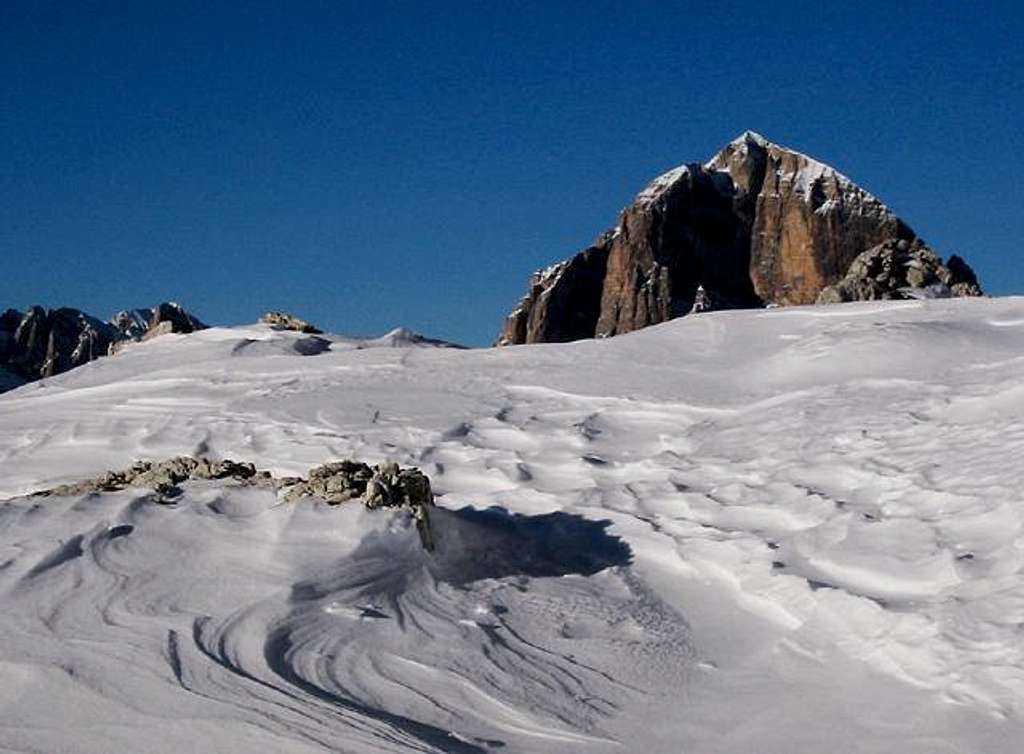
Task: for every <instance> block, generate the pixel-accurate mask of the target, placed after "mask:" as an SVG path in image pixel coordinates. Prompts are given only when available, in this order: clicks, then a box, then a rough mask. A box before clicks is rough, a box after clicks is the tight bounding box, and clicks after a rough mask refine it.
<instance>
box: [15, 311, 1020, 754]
mask: <svg viewBox="0 0 1024 754" xmlns="http://www.w3.org/2000/svg"><path fill="white" fill-rule="evenodd" d="M1022 322H1024V301H1022V300H1020V299H1003V300H975V301H959V300H953V301H916V302H899V303H893V304H888V303H885V304H881V303H879V304H859V305H842V306H836V307H829V308H828V309H817V308H792V309H782V310H770V311H758V312H722V313H713V314H702V315H698V316H694V317H689V318H686V319H683V320H678V321H674V322H670V323H667V324H665V325H660V326H656V327H653V328H648V329H646V330H643V331H641V332H638V333H635V334H632V335H628V336H623V337H620V338H615V339H612V340H608V341H587V342H582V343H575V344H567V345H549V346H529V347H518V348H510V349H500V350H487V351H457V350H451V349H443V350H441V349H416V350H411V349H405V348H386V347H385V348H374V349H364V348H358V347H355V346H353V347H349V346H347V345H346V344H345V343H344V342H341V341H337V340H333V341H331V347H330V349H325V350H323V351H322V352H319V353H316V354H312V355H303V351H302V349H297V348H296V347H295V341H296V339H297V338H300V337H302V336H299V335H297V334H292V333H273V332H269V331H266V330H264V329H259V328H248V329H246V328H236V329H231V330H225V329H214V330H210V331H205V332H201V333H197V334H194V335H189V336H187V337H181V338H175V337H173V336H168V338H167V339H166V340H165V339H158V340H154V341H152V342H149V343H145V344H141V345H139V346H137V347H135V348H133V349H129V350H128V351H126V352H125V353H124V354H122V355H119V356H118V357H116V358H112V359H107V360H105V361H102V362H97V363H95V364H92V365H87V366H85V367H82V368H80V369H78V370H75V371H73V372H70V373H68V374H65V375H62V376H60V377H59V378H56V379H53V380H48V381H44V382H42V383H36V384H32V385H28V386H25V387H22V388H18V389H16V390H15V391H13V392H11V393H8V394H6V395H4V396H3V397H0V496H4V497H6V496H24V495H26V494H28V493H30V492H32V491H34V490H38V489H43V488H49V487H53V486H55V485H56V484H59V483H64V482H71V481H75V480H77V479H81V478H87V477H90V476H95V475H96V474H97V473H99V472H101V471H102V470H104V469H106V468H121V467H124V466H126V465H127V464H129V463H131V462H132V461H133V460H135V459H137V458H151V459H160V458H166V457H171V456H174V455H180V454H188V453H202V454H208V455H211V456H215V457H216V456H220V457H230V458H236V459H243V460H245V461H250V462H252V463H255V464H256V466H257V467H259V468H268V469H270V470H272V471H273V472H274V473H275V474H297V473H304V472H305V471H306V470H307V469H308V468H309V467H311V466H314V465H316V464H319V463H322V462H324V461H327V460H330V459H332V458H339V457H353V458H359V459H360V460H364V461H366V462H368V463H377V462H380V461H383V460H394V461H396V462H398V463H401V464H403V465H416V466H419V467H421V468H423V469H424V470H425V471H426V472H427V473H428V474H429V475H430V477H431V483H432V487H433V489H434V490H435V492H436V493H438V500H437V502H438V509H437V510H436V512H435V513H432V520H433V524H434V529H435V532H436V534H437V537H438V543H437V545H438V546H437V550H436V552H435V553H433V554H428V553H425V552H423V550H422V549H421V548H420V546H419V543H418V538H417V536H416V533H415V529H414V527H413V526H412V524H411V522H410V521H409V520H408V519H407V518H406V516H405V514H401V513H399V514H392V513H385V512H369V511H365V510H363V509H362V507H361V506H345V505H342V506H340V507H336V508H331V507H328V506H326V505H317V504H313V503H311V502H310V501H302V502H297V503H282V502H280V501H278V500H277V499H276V498H275V497H274V494H273V493H272V492H271V491H270V490H266V489H257V488H246V487H241V486H232V485H231V484H230V483H228V482H190V483H187V484H186V485H185V486H184V492H183V494H182V496H181V497H180V498H178V499H177V500H176V502H175V504H174V505H164V504H161V502H160V500H159V499H158V498H155V497H153V496H151V493H149V492H147V491H145V490H141V489H137V490H131V489H129V490H124V491H122V492H114V493H103V494H100V495H92V496H87V497H82V498H32V497H17V498H16V499H13V500H11V501H10V502H7V503H3V504H0V605H2V608H3V609H2V610H0V632H2V635H3V636H4V641H3V642H0V748H6V749H11V750H18V751H45V752H52V751H75V752H80V751H81V752H135V751H147V752H150V751H152V752H160V751H217V752H230V751H251V750H269V751H289V752H314V751H343V752H361V751H368V752H369V751H372V752H379V751H396V752H397V751H422V752H426V751H453V752H460V751H461V752H489V751H498V750H501V751H509V752H550V751H580V752H583V751H586V752H613V751H614V752H633V751H644V752H647V751H649V752H679V751H687V752H691V751H692V752H737V753H739V752H753V751H756V752H759V753H771V752H779V753H780V754H781V753H782V752H805V751H808V752H809V751H813V752H817V751H832V752H891V751H899V752H901V754H905V753H907V752H918V753H920V754H926V753H927V754H932V753H933V752H964V753H965V754H966V753H968V752H970V753H972V754H973V753H975V752H996V753H1000V754H1001V753H1006V754H1010V753H1011V752H1016V751H1017V750H1018V749H1019V741H1020V740H1021V736H1022V735H1024V723H1022V716H1024V644H1022V643H1021V641H1020V636H1021V626H1024V609H1022V606H1024V579H1022V574H1021V569H1022V567H1024V558H1022V556H1021V552H1022V548H1024V528H1022V526H1024V500H1022V498H1021V489H1024V471H1021V468H1020V465H1019V464H1018V463H1017V462H1016V459H1018V458H1020V457H1024V392H1022V389H1021V382H1020V378H1019V374H1020V370H1021V367H1022V366H1024V326H1022V324H1021V323H1022ZM240 343H249V344H250V345H247V346H244V347H239V344H240Z"/></svg>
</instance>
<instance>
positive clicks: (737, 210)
mask: <svg viewBox="0 0 1024 754" xmlns="http://www.w3.org/2000/svg"><path fill="white" fill-rule="evenodd" d="M914 238H915V235H914V232H913V231H912V230H911V229H910V228H909V227H908V226H907V225H906V223H904V222H903V221H902V220H900V219H899V218H898V217H897V216H896V215H895V214H894V213H893V212H892V211H891V210H890V209H889V208H888V207H886V206H885V205H884V204H882V202H880V201H879V200H878V199H876V198H875V197H874V196H872V195H871V194H870V193H868V192H867V191H865V190H864V189H862V188H860V187H859V186H857V185H856V184H854V183H853V181H851V180H850V179H849V178H847V177H845V176H844V175H842V174H841V173H839V172H837V171H836V170H834V169H833V168H830V167H829V166H827V165H824V164H822V163H820V162H817V161H816V160H813V159H811V158H810V157H807V156H806V155H803V154H800V153H798V152H794V151H792V150H790V149H786V148H785V147H781V146H779V145H777V144H772V143H771V142H769V141H767V140H766V139H764V138H763V137H761V136H759V135H757V134H755V133H752V132H749V131H748V132H746V133H744V134H743V135H742V136H740V137H739V138H738V139H736V140H735V141H733V142H732V143H730V144H728V145H727V146H726V147H725V148H724V149H722V150H721V151H720V152H719V153H718V154H717V155H715V156H714V157H713V158H712V159H711V160H710V161H709V162H707V163H705V164H703V165H700V164H691V165H685V166H682V167H678V168H676V169H675V170H672V171H669V172H668V173H665V174H664V175H662V176H659V177H658V178H656V179H655V180H654V181H653V182H652V183H651V184H650V185H649V186H647V187H646V188H645V189H644V190H643V191H641V192H640V194H638V195H637V197H636V199H635V200H634V202H633V203H632V204H631V205H630V206H629V207H627V208H626V209H624V210H623V211H622V213H621V215H620V216H619V223H618V225H617V226H616V227H615V228H614V229H612V230H611V231H608V232H607V233H605V234H604V235H603V236H601V238H599V239H598V240H597V241H596V242H595V244H594V245H593V246H591V247H590V248H588V249H586V250H585V251H583V252H581V253H580V254H577V255H576V256H575V257H573V258H572V259H570V260H567V261H565V262H562V263H560V264H557V265H554V266H552V267H549V268H548V269H547V270H544V271H542V272H538V273H535V274H534V276H533V278H532V279H531V282H530V289H529V291H528V293H527V295H526V296H525V297H524V299H523V300H522V302H521V303H520V305H519V307H518V308H517V309H516V310H515V311H514V312H513V313H512V315H510V316H509V318H508V319H507V320H506V323H505V327H504V329H503V330H502V333H501V335H500V336H499V338H498V343H499V344H503V345H504V344H513V343H534V342H552V341H567V340H576V339H579V338H587V337H607V336H611V335H617V334H619V333H624V332H629V331H631V330H636V329H639V328H641V327H646V326H647V325H652V324H656V323H658V322H664V321H665V320H668V319H672V318H673V317H677V316H682V315H684V314H686V313H688V312H689V311H690V310H691V309H692V308H693V305H694V302H695V299H696V297H697V289H698V286H702V287H703V289H704V291H705V295H706V296H708V297H709V298H710V299H713V300H714V301H715V302H716V308H746V307H756V306H762V305H765V304H783V305H785V304H810V303H814V302H815V300H816V299H817V297H818V294H819V293H820V292H821V291H822V289H824V288H825V287H826V286H829V285H832V284H834V283H837V282H838V281H839V280H840V279H841V278H842V277H843V276H844V275H845V274H846V272H847V270H848V269H849V267H850V265H851V263H852V262H853V261H854V259H856V258H857V256H858V255H859V254H861V253H862V252H863V251H865V250H866V249H869V248H872V247H874V246H877V245H878V244H880V243H882V242H884V241H887V240H890V239H892V240H897V241H898V240H907V241H910V240H913V239H914Z"/></svg>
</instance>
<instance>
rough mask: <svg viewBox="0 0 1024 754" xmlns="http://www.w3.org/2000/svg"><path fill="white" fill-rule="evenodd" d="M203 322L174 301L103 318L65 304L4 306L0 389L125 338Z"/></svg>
mask: <svg viewBox="0 0 1024 754" xmlns="http://www.w3.org/2000/svg"><path fill="white" fill-rule="evenodd" d="M205 327H206V325H204V324H203V323H202V322H200V321H199V320H198V319H197V318H195V317H194V316H192V315H191V314H189V313H188V312H187V311H185V309H184V308H183V307H182V306H181V305H180V304H177V303H174V302H164V303H161V304H158V305H157V306H155V307H153V308H152V309H131V310H127V311H122V312H118V313H117V314H115V315H114V316H113V317H112V318H111V319H110V320H109V321H107V322H103V321H102V320H99V319H97V318H96V317H92V316H90V315H88V314H85V313H84V312H81V311H79V310H78V309H71V308H66V307H65V308H60V309H44V308H43V307H41V306H33V307H30V308H29V309H28V310H27V311H25V312H24V313H22V312H19V311H17V310H15V309H8V310H6V311H4V312H3V313H2V314H0V392H3V391H4V390H8V389H10V388H13V387H16V386H17V385H19V384H24V383H25V382H31V381H32V380H37V379H41V378H43V377H52V376H53V375H55V374H60V373H61V372H66V371H67V370H69V369H73V368H74V367H77V366H81V365H82V364H85V363H87V362H89V361H92V360H94V359H96V358H99V357H100V356H106V355H108V354H110V353H114V352H116V351H117V350H118V349H119V348H120V347H122V346H123V345H124V344H125V343H129V342H134V341H138V340H146V339H148V338H152V337H155V336H157V335H161V334H164V333H171V332H175V333H189V332H193V331H195V330H201V329H204V328H205Z"/></svg>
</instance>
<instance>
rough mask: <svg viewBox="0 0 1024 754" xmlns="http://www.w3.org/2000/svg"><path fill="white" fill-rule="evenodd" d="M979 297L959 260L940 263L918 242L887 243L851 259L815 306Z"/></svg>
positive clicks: (974, 279) (970, 273) (975, 284)
mask: <svg viewBox="0 0 1024 754" xmlns="http://www.w3.org/2000/svg"><path fill="white" fill-rule="evenodd" d="M980 295H981V288H980V287H979V286H978V279H977V277H975V275H974V272H973V270H971V268H970V267H969V266H968V265H967V263H966V262H965V261H963V260H962V259H961V258H960V257H958V256H956V255H954V256H952V257H950V260H949V262H948V264H943V263H942V260H941V259H940V258H939V256H938V255H937V254H936V253H935V252H934V251H932V250H931V249H929V248H928V247H927V246H925V245H924V244H923V243H922V242H921V241H920V240H918V239H915V240H914V241H905V240H903V241H896V240H890V241H886V242H884V243H881V244H879V245H878V246H875V247H874V248H871V249H868V250H867V251H865V252H864V253H862V254H860V255H859V256H858V257H857V258H856V259H854V260H853V264H851V265H850V269H849V271H848V272H847V273H846V275H845V276H844V277H843V279H842V280H840V281H839V282H838V283H836V284H835V285H830V286H828V287H827V288H825V289H824V290H823V291H822V292H821V293H820V294H818V299H817V303H819V304H838V303H841V302H844V301H874V300H879V299H908V298H947V297H949V296H980Z"/></svg>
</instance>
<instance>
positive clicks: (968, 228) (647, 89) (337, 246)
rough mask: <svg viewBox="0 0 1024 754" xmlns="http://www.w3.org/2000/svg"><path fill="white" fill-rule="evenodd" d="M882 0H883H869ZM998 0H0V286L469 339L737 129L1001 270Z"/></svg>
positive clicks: (1017, 289) (1015, 158)
mask: <svg viewBox="0 0 1024 754" xmlns="http://www.w3.org/2000/svg"><path fill="white" fill-rule="evenodd" d="M894 6H898V7H894ZM1022 18H1024V11H1022V10H1021V6H1020V4H1019V2H1017V3H1011V2H1007V3H984V2H983V3H977V4H968V3H963V2H955V3H953V2H927V3H890V2H877V3H873V2H860V3H848V2H844V3H831V2H821V1H820V0H819V1H817V2H813V3H786V2H770V3H769V2H759V3H726V2H716V3H692V4H688V3H670V2H664V1H662V2H655V3H646V2H635V1H632V2H628V3H625V2H608V3H605V2H601V1H600V0H588V1H587V2H580V3H572V2H551V0H548V1H547V2H537V3H533V2H493V3H491V2H475V3H454V2H444V1H443V0H436V2H423V1H420V2H403V3H389V2H372V3H371V2H323V3H318V2H313V1H307V2H297V3H283V2H276V3H269V2H268V3H263V2H246V3H237V4H235V3H230V2H220V3H210V2H199V3H189V2H166V3H161V2H141V3H140V2H123V3H117V2H84V1H81V0H75V1H74V2H67V1H66V0H61V1H59V2H58V1H50V2H48V1H46V0H7V1H6V2H2V3H0V307H7V306H12V307H16V308H24V307H26V306H28V305H30V304H33V303H40V304H43V305H45V306H59V305H68V306H75V307H78V308H81V309H84V310H86V311H89V312H90V313H93V314H96V315H98V316H104V317H106V316H109V315H111V314H113V312H114V311H116V310H117V309H122V308H128V307H139V306H151V305H152V304H154V303H156V302H157V301H159V300H164V299H175V300H179V301H181V302H182V303H183V304H185V305H186V306H187V307H188V308H190V309H191V310H192V311H194V312H195V313H196V314H197V315H199V316H200V317H201V318H203V319H205V320H207V321H209V322H212V323H224V324H229V323H231V324H233V323H241V322H249V321H253V320H255V319H256V317H257V316H258V315H259V314H260V313H261V312H262V311H263V310H265V309H267V308H282V309H286V310H290V311H294V312H295V313H297V314H299V315H300V316H303V317H305V318H307V319H310V320H312V321H314V322H315V323H317V324H319V325H320V326H321V327H324V328H326V329H329V330H332V331H336V332H342V333H348V334H357V335H370V334H380V333H382V332H384V331H386V330H388V329H390V328H392V327H395V326H398V325H404V326H407V327H411V328H413V329H415V330H418V331H421V332H424V333H426V334H429V335H434V336H437V337H443V338H448V339H451V340H457V341H461V342H464V343H469V344H474V345H480V344H485V343H489V342H490V341H491V340H493V338H494V336H495V334H496V333H497V331H498V329H499V327H500V325H501V322H502V319H503V317H504V315H505V314H506V313H507V312H508V311H509V310H510V309H511V308H512V307H513V306H514V305H515V303H516V302H517V301H518V299H519V297H520V296H521V295H522V293H523V292H524V290H525V286H526V282H527V279H528V276H529V274H530V272H531V271H533V270H534V269H535V268H537V267H540V266H544V265H546V264H549V263H551V262H553V261H557V260H560V259H563V258H566V257H568V256H570V255H571V254H573V253H574V252H575V251H577V250H578V249H579V248H581V247H583V246H585V245H587V244H588V243H589V242H590V241H591V240H592V239H593V238H594V237H595V236H596V235H597V234H598V233H599V232H600V231H602V230H604V229H605V228H607V227H610V226H612V225H614V224H615V219H616V215H617V213H618V211H619V209H620V208H621V207H623V206H624V205H626V204H628V203H629V201H630V199H631V197H632V196H633V195H634V194H635V193H636V192H637V191H639V190H640V189H641V188H642V187H643V185H644V184H645V183H646V182H647V181H648V180H649V179H650V178H651V177H653V176H654V175H656V174H658V173H661V172H663V171H665V170H667V169H669V168H671V167H673V166H675V165H677V164H680V163H684V162H693V161H703V160H705V159H707V158H708V157H710V156H711V155H712V154H713V153H714V152H715V151H716V150H717V149H718V148H720V147H721V146H722V145H724V144H725V143H727V142H728V141H730V140H731V139H733V138H734V137H735V136H737V135H738V134H739V133H741V132H742V131H744V130H745V129H748V128H749V129H752V130H756V131H758V132H760V133H762V134H764V135H765V136H767V137H768V138H769V139H771V140H773V141H776V142H779V143H781V144H785V145H787V146H791V147H793V148H796V149H798V150H800V151H802V152H805V153H807V154H810V155H812V156H814V157H816V158H818V159H821V160H823V161H825V162H828V163H830V164H832V165H834V166H835V167H837V168H838V169H839V170H841V171H842V172H844V173H845V174H847V175H849V176H850V177H851V178H853V179H854V180H856V181H857V182H859V183H860V184H861V185H863V186H864V187H865V188H867V189H868V190H870V191H872V192H873V193H875V194H876V195H877V196H878V197H879V198H881V199H882V200H883V201H885V202H886V203H887V204H889V205H890V206H891V207H893V209H895V210H896V212H897V213H898V214H900V215H901V216H902V217H903V218H904V219H905V220H907V221H908V222H909V223H910V225H911V226H912V227H913V228H914V229H915V230H916V231H917V232H918V233H919V234H920V235H921V236H922V237H924V238H925V239H926V240H927V241H928V242H929V243H930V244H931V245H932V246H933V247H934V248H935V249H936V250H937V251H938V252H939V253H940V254H943V255H949V254H950V253H954V252H955V253H959V254H961V255H962V256H964V257H965V258H966V259H967V260H968V261H969V262H970V263H971V264H973V266H974V267H975V270H976V271H977V272H978V274H979V276H980V277H981V280H982V284H983V285H984V286H985V288H986V289H987V290H988V291H989V292H990V293H993V294H1009V293H1022V292H1024V254H1022V251H1021V249H1022V248H1024V245H1022V239H1024V213H1022V211H1021V190H1020V184H1021V179H1020V178H1019V177H1018V176H1017V171H1018V170H1020V169H1021V168H1020V165H1019V160H1020V156H1021V155H1022V154H1024V84H1022V82H1024V22H1022Z"/></svg>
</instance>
